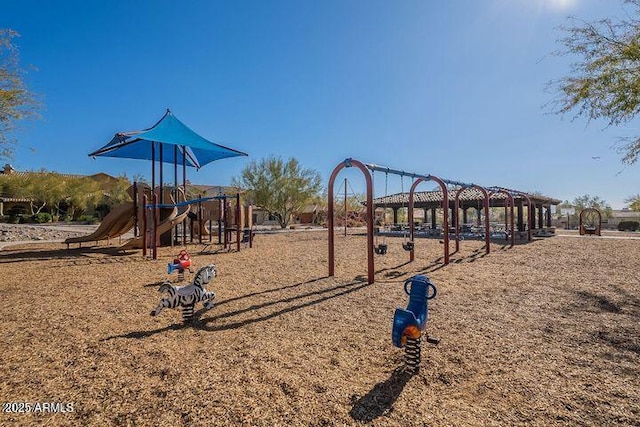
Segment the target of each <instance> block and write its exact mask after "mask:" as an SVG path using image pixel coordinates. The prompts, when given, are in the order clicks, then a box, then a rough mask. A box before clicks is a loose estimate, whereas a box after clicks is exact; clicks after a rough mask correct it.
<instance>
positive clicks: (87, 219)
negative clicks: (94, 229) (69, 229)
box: [78, 215, 98, 224]
mask: <svg viewBox="0 0 640 427" xmlns="http://www.w3.org/2000/svg"><path fill="white" fill-rule="evenodd" d="M78 222H85V223H87V224H95V223H96V222H98V218H96V217H95V216H93V215H80V216H79V217H78Z"/></svg>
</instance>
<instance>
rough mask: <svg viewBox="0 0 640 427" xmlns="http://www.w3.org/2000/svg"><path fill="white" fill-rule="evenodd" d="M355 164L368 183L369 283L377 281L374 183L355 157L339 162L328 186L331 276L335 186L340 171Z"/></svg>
mask: <svg viewBox="0 0 640 427" xmlns="http://www.w3.org/2000/svg"><path fill="white" fill-rule="evenodd" d="M352 166H355V167H357V168H358V169H360V170H361V171H362V173H363V174H364V178H365V181H366V184H367V211H366V212H367V273H368V275H367V278H368V282H369V284H372V283H373V282H374V281H375V277H374V275H375V270H374V269H375V266H374V261H373V183H372V180H371V174H370V173H369V170H368V169H367V166H366V165H365V164H364V163H361V162H359V161H358V160H354V159H351V158H349V159H345V160H344V161H343V162H341V163H340V164H338V166H336V167H335V169H334V170H333V172H332V173H331V177H330V178H329V186H328V189H327V191H328V193H329V194H328V196H329V203H328V208H327V209H328V213H327V216H328V218H327V228H328V230H329V276H334V275H335V242H334V239H335V236H334V230H333V225H334V224H333V213H334V200H333V186H334V182H335V180H336V177H337V176H338V173H340V171H341V170H342V169H344V168H349V167H352Z"/></svg>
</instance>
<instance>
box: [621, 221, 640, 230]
mask: <svg viewBox="0 0 640 427" xmlns="http://www.w3.org/2000/svg"><path fill="white" fill-rule="evenodd" d="M638 227H640V222H638V221H620V224H618V231H636V230H637V229H638Z"/></svg>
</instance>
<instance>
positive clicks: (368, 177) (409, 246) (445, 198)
mask: <svg viewBox="0 0 640 427" xmlns="http://www.w3.org/2000/svg"><path fill="white" fill-rule="evenodd" d="M350 167H356V168H358V169H359V170H360V171H361V172H362V173H363V175H364V177H365V181H366V197H367V201H366V222H367V224H366V230H367V273H368V274H367V280H368V283H370V284H371V283H374V281H375V277H374V275H375V262H374V254H378V255H385V254H386V253H387V250H388V245H387V244H386V240H385V239H384V236H383V237H382V238H381V239H380V240H381V241H382V242H381V243H379V242H378V239H377V237H376V236H375V233H374V228H373V217H374V215H373V213H374V209H373V173H375V172H384V173H385V203H386V200H387V199H388V197H387V191H388V176H389V174H393V175H399V176H400V177H401V185H402V186H403V187H404V177H405V176H407V177H410V178H412V179H414V181H413V184H412V185H411V188H410V190H409V203H408V213H407V216H408V222H409V234H408V239H406V233H405V232H403V238H404V241H403V245H402V247H403V249H404V250H406V251H407V252H409V261H410V262H412V261H414V260H415V243H414V242H415V230H414V229H415V227H414V202H415V190H416V187H417V186H418V185H419V184H420V183H422V182H425V181H433V182H435V183H437V184H438V185H439V186H440V189H441V190H442V209H443V230H444V233H443V234H444V264H445V265H447V264H449V214H448V212H449V192H448V188H447V184H449V185H456V186H460V187H464V188H469V187H475V188H482V189H483V187H480V186H478V185H475V184H466V183H462V182H458V181H451V180H446V179H442V178H438V177H437V176H434V175H421V174H416V173H411V172H405V171H402V170H397V169H391V168H388V167H382V166H377V165H374V164H365V163H362V162H360V161H358V160H355V159H351V158H348V159H345V160H344V161H342V162H340V163H339V164H338V165H337V166H336V167H335V168H334V170H333V172H332V173H331V177H330V178H329V185H328V191H327V193H328V197H329V201H328V214H327V217H328V218H327V228H328V231H329V239H328V240H329V245H328V246H329V248H328V252H329V276H334V275H335V236H334V205H335V203H334V183H335V180H336V178H337V176H338V174H339V173H340V171H341V170H342V169H344V168H350ZM402 190H403V192H404V188H402ZM483 190H484V189H483ZM484 194H485V206H488V201H489V198H488V195H487V193H486V190H484ZM403 207H404V199H403ZM487 211H488V208H487ZM385 215H386V204H385ZM486 217H487V221H488V218H489V215H488V214H487V215H486ZM487 227H488V226H487ZM383 228H386V221H385V224H384V227H383ZM385 234H386V233H385ZM485 234H486V236H487V240H486V245H485V246H486V252H487V254H488V253H490V251H491V247H490V244H489V243H490V242H489V240H488V239H489V233H488V229H487V232H486V233H485ZM456 237H458V236H457V235H456ZM374 240H375V241H374ZM456 240H457V239H456Z"/></svg>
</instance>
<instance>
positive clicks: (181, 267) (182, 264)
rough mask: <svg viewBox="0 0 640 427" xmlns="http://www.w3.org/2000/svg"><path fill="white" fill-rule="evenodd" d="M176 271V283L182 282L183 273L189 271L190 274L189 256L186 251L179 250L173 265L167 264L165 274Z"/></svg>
mask: <svg viewBox="0 0 640 427" xmlns="http://www.w3.org/2000/svg"><path fill="white" fill-rule="evenodd" d="M176 270H177V271H178V282H182V281H184V271H185V270H189V273H191V272H192V271H191V256H190V255H189V252H187V251H186V250H184V249H183V250H181V251H180V253H179V254H178V256H177V257H176V258H175V259H174V260H173V263H169V264H167V274H171V273H173V272H174V271H176Z"/></svg>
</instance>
